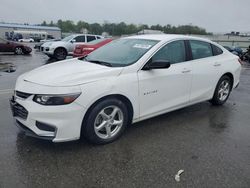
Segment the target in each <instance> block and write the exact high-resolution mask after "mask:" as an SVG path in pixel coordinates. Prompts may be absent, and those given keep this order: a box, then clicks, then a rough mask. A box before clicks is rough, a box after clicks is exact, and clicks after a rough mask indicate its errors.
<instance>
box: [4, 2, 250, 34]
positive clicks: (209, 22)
mask: <svg viewBox="0 0 250 188" xmlns="http://www.w3.org/2000/svg"><path fill="white" fill-rule="evenodd" d="M249 8H250V0H88V1H87V0H21V1H20V0H0V21H1V22H15V23H24V22H25V23H30V24H40V23H41V22H42V21H43V20H46V21H50V20H53V21H57V20H58V19H62V20H66V19H69V20H73V21H75V22H77V21H79V20H83V21H86V22H89V23H94V22H98V23H103V22H104V21H108V22H115V23H118V22H122V21H124V22H126V23H135V24H149V25H153V24H161V25H167V24H171V25H176V26H177V25H183V24H193V25H197V26H200V27H203V28H205V29H206V30H207V31H210V32H229V31H248V32H250V16H249V15H250V14H249V13H250V12H249V11H250V9H249Z"/></svg>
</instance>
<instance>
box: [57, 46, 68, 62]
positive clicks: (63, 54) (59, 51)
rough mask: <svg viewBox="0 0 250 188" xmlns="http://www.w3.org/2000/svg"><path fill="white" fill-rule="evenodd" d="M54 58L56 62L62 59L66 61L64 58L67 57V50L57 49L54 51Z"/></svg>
mask: <svg viewBox="0 0 250 188" xmlns="http://www.w3.org/2000/svg"><path fill="white" fill-rule="evenodd" d="M54 57H55V58H56V59H57V60H64V59H66V57H67V50H65V49H64V48H57V49H55V52H54Z"/></svg>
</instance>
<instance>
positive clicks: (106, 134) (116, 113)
mask: <svg viewBox="0 0 250 188" xmlns="http://www.w3.org/2000/svg"><path fill="white" fill-rule="evenodd" d="M123 122H124V115H123V112H122V110H121V109H120V108H119V107H118V106H108V107H106V108H104V109H102V110H101V111H100V112H99V113H98V115H97V116H96V118H95V122H94V129H95V133H96V135H97V136H98V137H100V138H102V139H110V138H113V137H114V136H116V135H117V134H118V133H119V131H120V130H121V128H122V125H123Z"/></svg>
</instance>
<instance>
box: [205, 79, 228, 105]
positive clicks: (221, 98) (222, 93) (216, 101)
mask: <svg viewBox="0 0 250 188" xmlns="http://www.w3.org/2000/svg"><path fill="white" fill-rule="evenodd" d="M232 84H233V81H232V80H231V78H230V77H229V76H227V75H224V76H222V77H221V78H220V80H219V82H218V84H217V86H216V88H215V91H214V96H213V98H212V100H210V102H211V103H212V104H213V105H223V104H224V103H225V102H226V101H227V99H228V97H229V95H230V93H231V90H232V87H233V86H232Z"/></svg>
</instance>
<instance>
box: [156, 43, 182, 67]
mask: <svg viewBox="0 0 250 188" xmlns="http://www.w3.org/2000/svg"><path fill="white" fill-rule="evenodd" d="M157 60H165V61H169V62H170V63H171V64H174V63H180V62H184V61H186V51H185V43H184V41H174V42H171V43H169V44H167V45H166V46H164V47H163V48H161V49H160V50H159V51H158V52H157V53H156V54H155V55H154V56H153V57H152V61H157Z"/></svg>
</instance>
